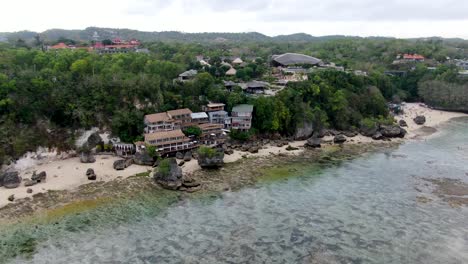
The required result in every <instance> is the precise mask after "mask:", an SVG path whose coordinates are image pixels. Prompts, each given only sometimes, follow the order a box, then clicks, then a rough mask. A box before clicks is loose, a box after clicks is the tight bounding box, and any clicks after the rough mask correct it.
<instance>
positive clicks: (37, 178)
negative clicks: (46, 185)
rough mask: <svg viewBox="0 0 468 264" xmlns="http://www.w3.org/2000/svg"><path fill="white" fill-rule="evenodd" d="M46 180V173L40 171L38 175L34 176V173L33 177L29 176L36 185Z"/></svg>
mask: <svg viewBox="0 0 468 264" xmlns="http://www.w3.org/2000/svg"><path fill="white" fill-rule="evenodd" d="M46 178H47V173H46V172H45V171H42V172H40V173H39V174H36V172H34V173H33V175H32V176H31V180H32V181H34V182H36V183H41V182H45V180H46Z"/></svg>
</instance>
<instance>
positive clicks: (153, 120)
mask: <svg viewBox="0 0 468 264" xmlns="http://www.w3.org/2000/svg"><path fill="white" fill-rule="evenodd" d="M191 114H192V111H190V109H188V108H184V109H176V110H171V111H167V112H162V113H157V114H151V115H146V116H145V119H144V122H145V133H155V132H160V131H171V130H175V129H180V128H184V127H187V126H190V125H191V123H192V117H191Z"/></svg>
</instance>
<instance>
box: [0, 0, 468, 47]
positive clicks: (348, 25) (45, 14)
mask: <svg viewBox="0 0 468 264" xmlns="http://www.w3.org/2000/svg"><path fill="white" fill-rule="evenodd" d="M89 26H97V27H112V28H130V29H138V30H144V31H167V30H177V31H183V32H250V31H257V32H261V33H264V34H267V35H270V36H273V35H280V34H291V33H297V32H304V33H308V34H311V35H315V36H322V35H336V34H340V35H359V36H395V37H425V36H442V37H462V38H468V30H467V28H468V1H466V0H112V1H109V0H80V1H67V0H12V1H11V0H5V1H2V3H1V9H0V32H4V31H18V30H26V29H27V30H33V31H44V30H46V29H51V28H63V29H84V28H86V27H89Z"/></svg>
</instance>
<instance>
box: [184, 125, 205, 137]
mask: <svg viewBox="0 0 468 264" xmlns="http://www.w3.org/2000/svg"><path fill="white" fill-rule="evenodd" d="M183 132H184V134H185V135H186V136H187V137H188V136H195V137H199V136H201V134H202V130H201V128H199V127H197V126H190V127H187V128H185V129H184V131H183Z"/></svg>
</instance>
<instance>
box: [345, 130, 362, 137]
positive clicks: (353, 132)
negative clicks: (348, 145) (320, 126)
mask: <svg viewBox="0 0 468 264" xmlns="http://www.w3.org/2000/svg"><path fill="white" fill-rule="evenodd" d="M343 135H345V136H346V137H349V138H353V137H356V136H357V135H358V132H356V131H344V132H343Z"/></svg>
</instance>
